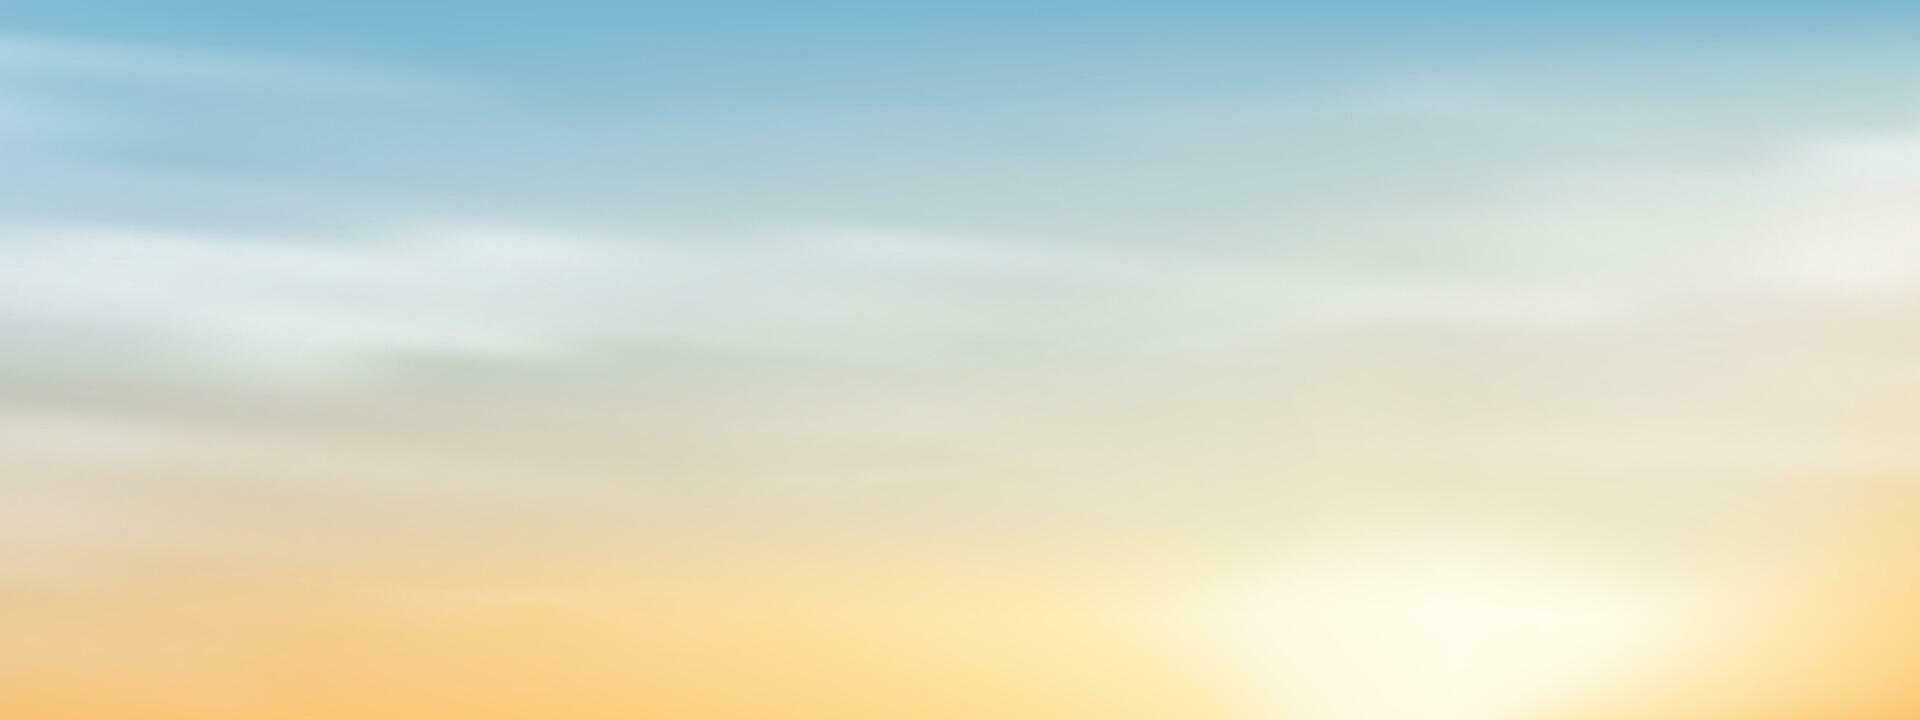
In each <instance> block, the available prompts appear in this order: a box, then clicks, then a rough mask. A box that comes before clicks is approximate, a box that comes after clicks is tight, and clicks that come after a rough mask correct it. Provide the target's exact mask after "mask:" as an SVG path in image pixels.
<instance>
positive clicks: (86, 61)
mask: <svg viewBox="0 0 1920 720" xmlns="http://www.w3.org/2000/svg"><path fill="white" fill-rule="evenodd" d="M21 79H32V80H41V79H51V80H62V81H74V80H85V81H95V82H119V83H130V84H136V85H172V86H180V87H198V88H211V89H220V90H244V91H251V92H270V93H275V94H291V95H313V96H332V97H337V98H358V99H368V100H408V99H413V100H418V99H420V98H422V97H431V98H439V99H446V98H448V97H452V96H455V95H457V94H459V93H461V92H468V91H470V89H463V88H461V87H460V85H459V84H458V83H455V82H454V81H453V80H451V79H449V78H438V77H430V76H428V75H425V74H422V73H418V72H412V71H406V70H400V69H396V68H387V67H373V66H366V65H360V64H355V63H350V62H340V61H327V62H318V61H311V60H296V59H285V58H277V57H269V56H262V55H254V54H233V53H217V52H208V51H205V50H201V49H198V48H190V47H165V46H158V45H141V44H133V43H124V42H109V41H95V40H83V39H75V38H68V37H52V36H42V35H23V34H0V82H5V81H19V80H21Z"/></svg>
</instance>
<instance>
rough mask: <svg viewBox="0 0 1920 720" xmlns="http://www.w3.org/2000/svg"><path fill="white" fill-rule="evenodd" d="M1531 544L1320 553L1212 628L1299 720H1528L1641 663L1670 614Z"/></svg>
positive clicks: (1422, 541) (1457, 537) (1245, 586)
mask: <svg viewBox="0 0 1920 720" xmlns="http://www.w3.org/2000/svg"><path fill="white" fill-rule="evenodd" d="M1529 547H1531V546H1530V545H1529V544H1527V543H1524V542H1517V541H1507V542H1498V541H1495V540H1494V539H1491V538H1487V537H1485V536H1484V535H1481V534H1472V533H1465V532H1455V531H1431V530H1403V531H1399V532H1380V533H1369V534H1366V535H1364V536H1359V537H1342V538H1338V539H1327V540H1321V541H1318V542H1315V543H1313V544H1311V545H1309V546H1307V547H1306V548H1305V549H1304V550H1303V551H1302V552H1300V553H1297V554H1295V555H1294V556H1292V557H1289V558H1287V559H1285V560H1284V561H1282V562H1281V563H1279V564H1278V565H1276V566H1274V567H1271V568H1268V569H1267V570H1265V571H1263V572H1260V573H1256V575H1255V576H1254V577H1251V578H1247V579H1244V580H1241V581H1238V582H1235V583H1231V584H1230V586H1229V587H1228V589H1227V590H1226V591H1225V592H1224V593H1223V594H1222V595H1221V596H1219V598H1217V601H1218V604H1215V605H1212V606H1211V610H1212V612H1213V615H1212V617H1214V618H1215V620H1216V621H1220V624H1219V625H1218V627H1219V629H1220V630H1222V631H1223V632H1225V633H1227V634H1228V636H1229V638H1230V641H1231V643H1232V644H1233V646H1234V647H1235V648H1237V649H1238V650H1239V652H1240V653H1241V654H1242V656H1243V657H1244V658H1245V659H1246V661H1247V662H1248V666H1249V667H1250V668H1251V669H1252V670H1253V671H1254V672H1255V673H1256V678H1255V682H1258V683H1260V684H1261V685H1263V686H1265V687H1266V688H1267V689H1270V690H1271V691H1272V692H1273V695H1274V701H1275V702H1276V703H1277V704H1278V705H1279V707H1280V708H1282V709H1283V712H1282V713H1281V715H1282V716H1284V717H1297V718H1300V719H1301V720H1405V719H1406V718H1424V719H1426V720H1506V719H1509V718H1518V717H1523V716H1525V717H1531V716H1533V713H1535V712H1538V711H1540V710H1542V709H1543V707H1544V706H1547V705H1551V704H1553V703H1556V702H1560V701H1564V700H1565V699H1566V698H1565V697H1564V696H1566V695H1568V694H1570V693H1572V692H1574V691H1576V690H1578V689H1579V688H1580V687H1581V686H1582V685H1586V684H1589V683H1597V682H1600V681H1603V680H1605V679H1607V678H1608V676H1609V675H1617V674H1619V673H1621V672H1623V671H1624V670H1625V669H1626V668H1627V667H1628V666H1629V665H1630V664H1631V663H1632V661H1634V660H1636V659H1639V658H1645V657H1648V656H1649V651H1650V647H1649V646H1650V645H1651V643H1652V641H1653V640H1654V639H1655V638H1656V637H1660V634H1659V633H1657V632H1656V627H1655V626H1656V624H1658V623H1659V622H1660V621H1662V620H1663V619H1667V618H1668V616H1669V614H1670V612H1671V608H1669V607H1665V606H1664V605H1665V604H1664V603H1662V602H1659V601H1657V600H1656V598H1655V595H1656V594H1655V593H1653V592H1651V591H1649V590H1644V589H1642V590H1636V589H1635V588H1634V587H1633V586H1632V585H1631V584H1628V583H1625V582H1623V581H1621V580H1620V579H1618V578H1616V577H1612V576H1610V575H1609V574H1607V573H1604V572H1600V571H1592V572H1582V571H1581V568H1580V566H1579V565H1578V564H1577V563H1575V562H1571V561H1569V560H1568V559H1565V558H1547V557H1541V556H1540V555H1539V554H1538V553H1537V552H1535V551H1532V550H1528V549H1526V548H1529Z"/></svg>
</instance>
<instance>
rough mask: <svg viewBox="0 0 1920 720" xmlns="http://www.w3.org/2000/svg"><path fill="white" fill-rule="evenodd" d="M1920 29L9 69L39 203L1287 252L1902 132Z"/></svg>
mask: <svg viewBox="0 0 1920 720" xmlns="http://www.w3.org/2000/svg"><path fill="white" fill-rule="evenodd" d="M1716 5H1717V4H1716ZM1909 25H1910V23H1908V22H1906V19H1905V18H1902V17H1900V16H1899V13H1896V12H1893V11H1892V10H1890V9H1874V8H1869V7H1864V6H1862V7H1860V8H1859V11H1858V12H1844V11H1843V9H1842V8H1833V7H1829V8H1827V9H1825V10H1822V11H1819V12H1815V11H1811V10H1809V9H1806V8H1804V7H1799V6H1792V5H1785V4H1780V5H1768V4H1761V5H1746V6H1742V7H1741V8H1740V9H1739V11H1738V12H1734V11H1732V10H1731V9H1730V8H1728V7H1710V6H1705V5H1702V6H1697V7H1693V8H1664V7H1655V6H1652V5H1646V6H1640V5H1634V4H1628V5H1625V6H1609V7H1577V6H1576V7H1570V8H1560V9H1554V10H1540V9H1527V8H1525V7H1518V6H1512V5H1510V4H1505V3H1477V4H1469V5H1449V6H1422V5H1399V4H1374V5H1366V6H1361V7H1357V8H1348V9H1344V10H1339V11H1336V10H1332V9H1313V8H1299V7H1288V6H1284V5H1280V6H1252V5H1240V6H1233V5H1209V4H1202V5H1198V6H1186V5H1183V6H1181V7H1179V8H1173V7H1167V6H1143V5H1127V4H1121V5H1115V6H1108V5H1096V4H1082V3H1075V4H1060V5H1047V6H1044V7H1031V6H1026V5H1023V4H1007V5H995V4H986V5H978V4H974V5H967V6H965V7H959V6H952V7H944V8H943V7H900V6H895V5H890V4H865V5H841V4H830V5H816V4H808V5H801V4H792V5H780V4H772V5H763V4H735V5H724V6H711V5H706V4H701V5H697V6H694V5H686V6H680V7H662V6H620V5H618V4H596V3H583V4H553V5H538V6H533V5H518V4H503V5H492V4H487V3H462V4H457V5H454V4H431V3H430V4H405V5H403V6H400V7H389V6H387V4H381V5H377V6H374V5H361V4H356V3H338V4H333V3H329V4H324V5H315V6H303V7H287V6H279V7H275V6H262V5H259V4H250V3H249V4H231V5H189V6H178V5H175V6H172V7H169V8H166V9H164V10H162V9H159V8H157V7H150V6H146V5H140V4H134V5H131V6H126V7H111V6H103V5H100V4H89V6H88V7H87V8H85V9H84V10H80V9H76V8H73V7H69V6H68V4H64V3H62V4H36V3H14V4H10V7H9V10H8V14H7V16H6V17H5V20H4V25H0V28H4V29H5V30H6V35H5V37H6V38H7V47H8V48H10V49H9V50H8V57H10V58H11V59H10V60H7V61H6V62H5V67H0V73H3V74H0V82H4V85H0V88H3V89H4V91H5V92H6V99H7V102H8V105H9V106H10V107H12V108H14V110H13V112H11V113H10V114H11V115H15V116H17V117H18V118H19V119H16V121H15V123H16V124H21V123H25V124H27V125H29V126H30V127H37V128H38V132H40V133H41V134H38V135H34V136H32V141H31V142H30V143H28V144H25V145H24V146H23V144H22V143H11V144H9V146H8V149H9V151H10V153H11V154H15V155H16V158H17V160H16V161H15V162H13V163H10V164H11V165H13V166H14V167H15V168H16V170H15V171H14V172H12V173H9V177H8V180H7V186H8V187H7V190H8V192H7V193H6V196H7V197H8V198H10V200H8V201H6V207H7V208H8V210H9V212H10V213H12V214H16V215H19V216H34V215H60V214H64V215H68V216H71V215H75V214H87V213H96V214H99V215H100V216H101V217H106V216H110V215H124V216H126V217H127V219H129V220H142V221H147V220H150V221H154V222H167V223H175V222H177V223H186V224H198V225H228V226H236V225H239V226H247V227H249V228H254V229H257V228H258V227H260V226H261V225H263V224H264V225H273V224H276V223H279V224H282V225H298V226H308V225H317V224H336V223H341V222H361V221H371V222H375V223H378V222H382V221H383V220H382V219H380V218H379V217H378V216H380V215H387V214H393V215H408V214H416V213H433V214H473V213H480V212H496V213H505V214H509V215H512V216H516V217H523V218H528V219H538V220H539V221H540V222H543V223H560V224H587V225H592V226H596V227H603V226H619V227H624V228H628V229H634V228H644V227H658V226H661V225H693V226H720V225H741V224H747V225H752V224H756V223H775V224H787V223H800V224H818V223H827V224H883V225H889V226H892V225H907V226H912V227H916V228H920V229H930V230H944V231H961V232H989V233H1017V234H1035V235H1045V236H1048V237H1056V238H1062V239H1078V240H1092V241H1097V242H1112V241H1121V240H1126V241H1130V242H1145V243H1155V242H1162V241H1163V240H1162V238H1165V237H1167V236H1169V235H1181V236H1183V237H1184V238H1185V240H1184V242H1192V241H1194V236H1195V235H1204V236H1207V237H1220V238H1231V239H1233V240H1234V241H1236V242H1260V243H1271V242H1284V241H1285V240H1276V239H1274V238H1272V237H1270V235H1271V233H1267V235H1268V236H1267V237H1260V236H1257V234H1256V236H1255V237H1248V235H1249V232H1248V231H1247V230H1246V227H1247V226H1250V225H1251V226H1264V227H1271V226H1273V225H1275V224H1280V223H1286V222H1289V221H1291V220H1292V219H1294V218H1308V219H1309V220H1311V219H1312V217H1313V216H1314V215H1315V213H1316V208H1322V209H1323V208H1327V207H1332V206H1341V205H1351V204H1364V205H1369V206H1371V205H1377V204H1380V203H1400V202H1418V201H1419V199H1420V198H1422V197H1437V196H1440V195H1444V194H1445V193H1446V192H1449V191H1462V192H1463V191H1471V190H1475V189H1482V188H1485V187H1488V186H1492V185H1497V184H1498V183H1500V182H1508V181H1513V178H1514V177H1515V176H1518V177H1520V178H1522V179H1521V180H1520V181H1521V182H1524V178H1525V177H1526V175H1527V173H1528V172H1530V171H1534V170H1538V169H1539V168H1542V167H1552V166H1563V165H1565V164H1568V163H1604V162H1609V161H1616V162H1617V161H1618V160H1617V159H1618V158H1622V157H1630V156H1632V155H1634V154H1636V153H1637V154H1640V155H1642V156H1645V155H1658V156H1661V157H1668V156H1674V157H1679V156H1684V155H1687V154H1695V155H1704V156H1707V157H1708V159H1723V158H1727V157H1737V156H1738V155H1739V154H1740V153H1743V152H1744V153H1748V154H1753V153H1757V152H1764V145H1765V143H1768V142H1771V141H1772V140H1774V139H1775V136H1777V135H1779V134H1781V133H1792V132H1798V131H1800V130H1802V129H1805V128H1806V126H1808V125H1816V124H1818V125H1834V126H1839V127H1841V128H1843V129H1844V128H1847V127H1852V126H1862V127H1865V128H1866V129H1871V127H1872V126H1873V125H1875V124H1876V123H1878V124H1887V123H1893V122H1899V121H1900V120H1901V119H1902V117H1903V115H1902V114H1903V113H1905V112H1907V111H1908V110H1907V107H1906V106H1905V105H1904V104H1903V103H1902V102H1900V101H1898V100H1896V99H1895V97H1896V96H1895V95H1894V93H1898V92H1902V91H1904V89H1905V86H1906V85H1907V82H1906V80H1905V78H1904V77H1903V75H1905V73H1902V72H1900V69H1901V68H1903V67H1906V66H1907V64H1908V63H1910V62H1911V61H1912V60H1913V57H1912V55H1913V51H1912V50H1910V47H1911V44H1910V43H1905V42H1902V41H1903V40H1904V39H1905V38H1904V37H1903V33H1902V30H1901V29H1902V28H1904V27H1908V26H1909ZM1418 103H1427V104H1429V105H1433V104H1442V103H1450V104H1452V105H1455V106H1456V107H1452V108H1443V109H1440V110H1438V111H1434V110H1433V109H1432V108H1415V107H1412V105H1415V104H1418ZM1474 103H1480V104H1483V105H1484V106H1485V107H1480V108H1469V107H1465V106H1466V105H1470V104H1474ZM1496 106H1499V107H1500V108H1501V109H1500V110H1498V111H1496V110H1495V109H1494V108H1495V107H1496ZM1496 112H1504V113H1506V114H1507V115H1508V117H1506V118H1502V117H1498V116H1496V115H1495V114H1494V113H1496ZM1556 112H1557V113H1561V114H1563V115H1566V116H1567V117H1558V118H1554V119H1552V121H1551V122H1542V121H1540V120H1538V119H1534V118H1532V115H1533V114H1538V115H1540V116H1542V117H1547V116H1552V115H1554V114H1555V113H1556ZM1449 113H1450V114H1449ZM1475 113H1478V114H1479V115H1480V116H1478V117H1470V116H1469V115H1472V114H1475ZM1436 114H1437V115H1439V116H1436ZM35 118H38V121H37V124H36V123H35ZM16 132H21V130H16ZM1743 143H1744V144H1743ZM1756 148H1758V149H1756ZM1715 153H1718V154H1719V156H1718V158H1716V157H1715V156H1714V154H1715ZM28 168H33V170H31V171H29V170H27V169H28ZM195 188H200V189H199V190H196V189H195ZM236 197H244V198H246V200H245V201H244V202H233V199H235V198H236ZM349 209H351V211H349ZM281 229H282V230H284V229H285V228H281Z"/></svg>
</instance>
